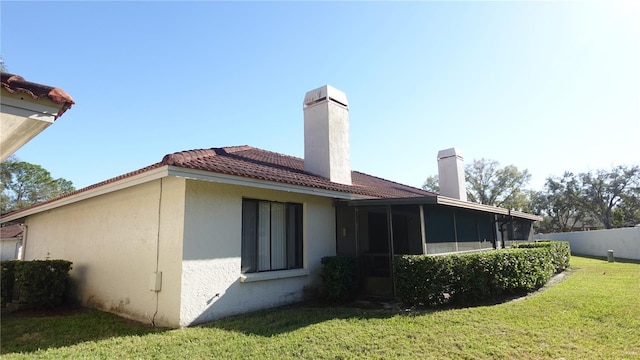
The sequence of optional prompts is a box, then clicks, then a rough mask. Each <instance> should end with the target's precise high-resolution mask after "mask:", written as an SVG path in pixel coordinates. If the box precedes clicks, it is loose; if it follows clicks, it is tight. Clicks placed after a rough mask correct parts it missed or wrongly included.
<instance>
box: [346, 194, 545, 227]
mask: <svg viewBox="0 0 640 360" xmlns="http://www.w3.org/2000/svg"><path fill="white" fill-rule="evenodd" d="M334 203H335V206H393V205H444V206H451V207H456V208H460V209H468V210H476V211H482V212H487V213H492V214H497V215H503V216H513V217H517V218H521V219H527V220H533V221H540V220H542V217H540V216H538V215H532V214H527V213H523V212H520V211H513V210H509V209H505V208H500V207H496V206H490V205H483V204H477V203H473V202H469V201H462V200H458V199H453V198H449V197H446V196H439V195H438V196H425V197H411V198H394V199H389V198H387V199H364V200H335V202H334Z"/></svg>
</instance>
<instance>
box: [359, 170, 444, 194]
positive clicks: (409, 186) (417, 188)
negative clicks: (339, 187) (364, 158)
mask: <svg viewBox="0 0 640 360" xmlns="http://www.w3.org/2000/svg"><path fill="white" fill-rule="evenodd" d="M351 172H352V173H358V174H361V175H365V176H369V177H372V178H375V179H378V180H382V181H386V182H390V183H393V184H396V185H401V186H403V187H406V188H411V189H415V190H420V191H426V192H428V193H431V194H433V195H439V194H438V193H435V192H433V191H429V190H425V189H422V188H419V187H415V186H411V185H407V184H403V183H399V182H397V181H393V180H388V179H385V178H381V177H379V176H375V175H370V174H367V173H363V172H362V171H357V170H351Z"/></svg>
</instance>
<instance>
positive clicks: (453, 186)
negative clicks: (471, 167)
mask: <svg viewBox="0 0 640 360" xmlns="http://www.w3.org/2000/svg"><path fill="white" fill-rule="evenodd" d="M438 183H439V185H440V195H442V196H446V197H450V198H454V199H459V200H462V201H467V189H466V186H465V180H464V159H463V158H462V152H461V151H460V150H458V149H456V148H451V149H446V150H441V151H439V152H438Z"/></svg>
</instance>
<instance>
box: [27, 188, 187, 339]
mask: <svg viewBox="0 0 640 360" xmlns="http://www.w3.org/2000/svg"><path fill="white" fill-rule="evenodd" d="M184 188H185V180H184V179H180V178H163V179H158V180H153V181H151V182H147V183H144V184H141V185H136V186H133V187H129V188H126V189H122V190H118V191H115V192H112V193H109V194H105V195H101V196H97V197H94V198H90V199H87V200H83V201H80V202H77V203H73V204H69V205H66V206H62V207H60V208H56V209H52V210H49V211H45V212H43V213H39V214H35V215H31V216H29V217H28V218H27V220H26V224H27V226H28V230H29V231H28V238H27V245H26V251H25V259H26V260H31V259H44V258H47V257H48V258H52V259H65V260H69V261H72V262H73V269H72V271H71V280H72V283H73V284H74V287H76V288H77V289H76V291H77V295H78V296H79V298H80V300H81V301H82V303H83V304H84V305H87V306H90V307H95V308H98V309H102V310H106V311H110V312H114V313H117V314H119V315H122V316H125V317H128V318H132V319H135V320H139V321H143V322H147V323H150V322H152V321H154V322H155V323H156V324H157V325H163V326H177V325H178V323H179V316H180V281H181V259H182V241H181V240H182V223H183V219H184ZM159 221H160V222H161V225H160V226H158V224H159ZM156 270H158V271H161V272H162V289H161V291H160V292H154V291H151V290H150V277H151V274H153V273H154V272H156ZM156 311H157V313H156ZM154 314H155V318H154Z"/></svg>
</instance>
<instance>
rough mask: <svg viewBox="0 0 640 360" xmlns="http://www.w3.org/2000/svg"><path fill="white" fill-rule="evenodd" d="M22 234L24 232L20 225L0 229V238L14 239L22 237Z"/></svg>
mask: <svg viewBox="0 0 640 360" xmlns="http://www.w3.org/2000/svg"><path fill="white" fill-rule="evenodd" d="M23 232H24V229H23V228H22V225H20V224H13V225H7V226H3V227H0V238H2V239H7V238H14V237H22V233H23Z"/></svg>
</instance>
